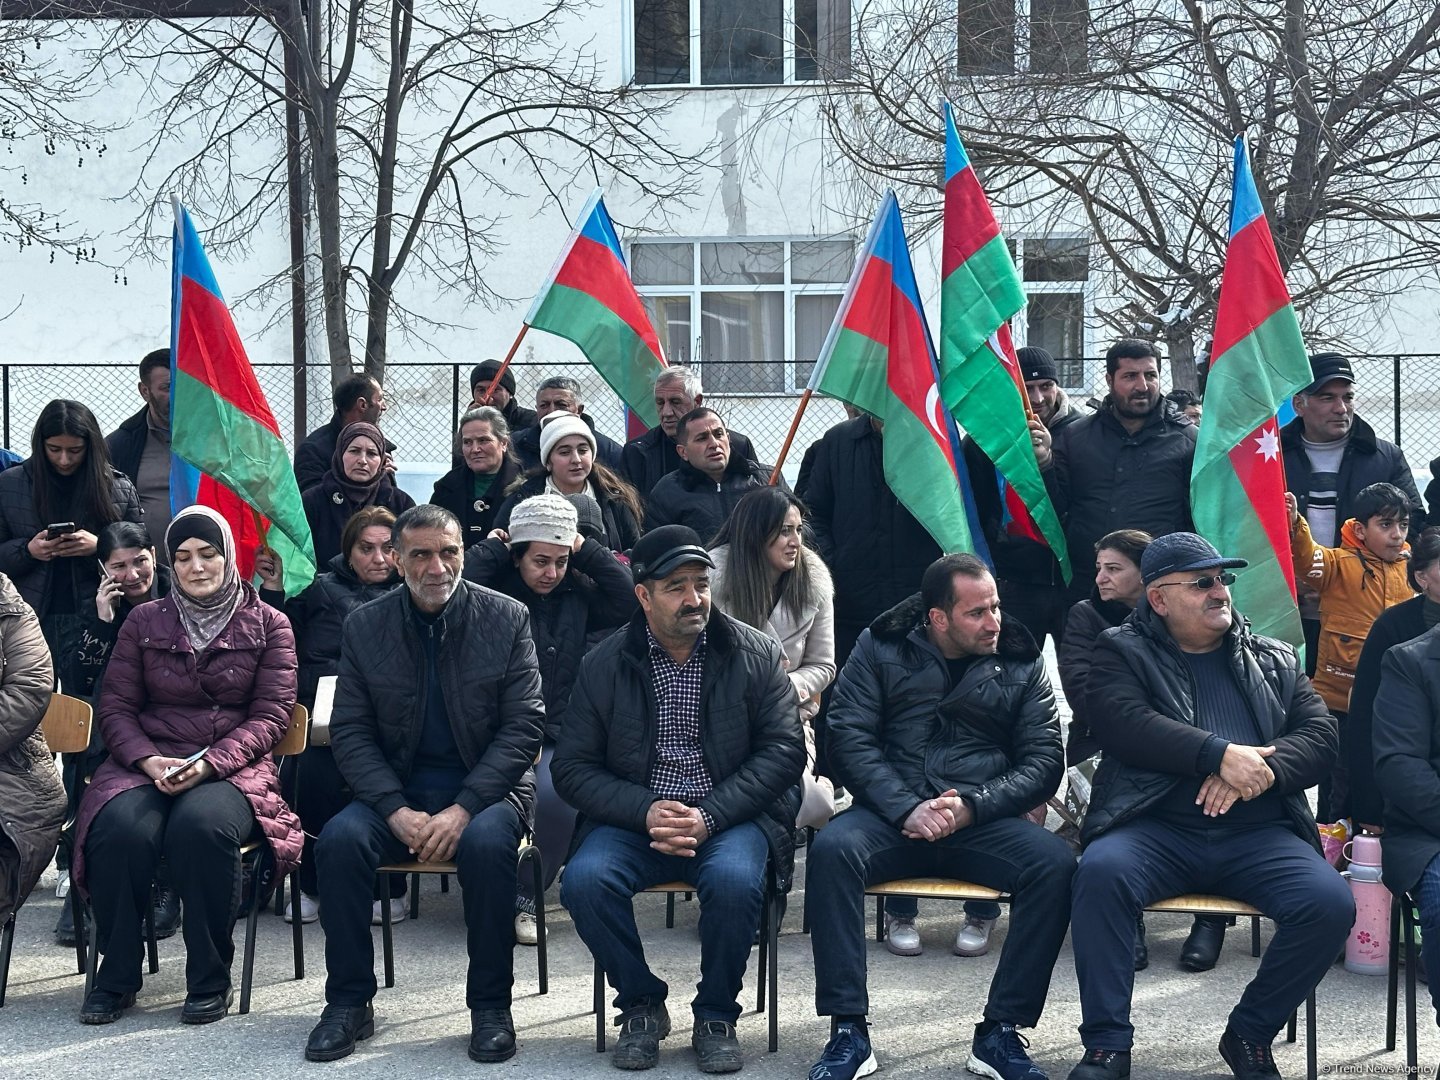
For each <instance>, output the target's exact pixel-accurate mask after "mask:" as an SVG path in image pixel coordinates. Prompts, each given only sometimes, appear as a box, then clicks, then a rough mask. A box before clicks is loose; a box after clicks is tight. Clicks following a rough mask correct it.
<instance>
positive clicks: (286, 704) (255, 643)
mask: <svg viewBox="0 0 1440 1080" xmlns="http://www.w3.org/2000/svg"><path fill="white" fill-rule="evenodd" d="M241 588H242V589H243V590H244V599H243V600H242V601H241V603H240V607H239V609H238V610H237V611H236V612H235V615H234V617H232V618H231V620H230V622H229V623H228V624H227V625H226V627H225V629H223V630H221V631H220V634H219V636H218V637H216V638H215V640H214V641H212V642H211V643H210V645H209V646H208V647H207V648H206V649H205V650H204V651H203V652H201V653H200V655H199V656H196V655H195V650H194V648H193V647H192V646H191V644H190V637H189V635H188V634H186V632H185V628H184V627H183V626H182V625H181V623H180V613H179V612H178V611H177V610H176V608H175V601H174V599H173V598H171V597H167V598H166V599H164V600H152V601H151V602H150V603H148V604H141V605H140V606H139V607H137V608H136V609H135V610H134V611H133V612H131V614H130V617H129V618H127V619H126V620H125V625H124V626H123V627H121V629H120V637H119V639H118V640H117V641H116V642H115V651H114V652H113V654H112V655H111V657H110V664H109V666H108V667H107V668H106V670H105V689H104V692H103V693H102V694H101V697H100V709H99V721H100V732H101V734H102V735H103V736H104V739H105V745H106V747H107V748H108V749H109V751H110V756H109V757H108V758H107V759H106V760H105V763H104V764H103V765H101V766H100V768H99V769H97V770H96V772H95V778H94V779H93V780H92V781H91V783H90V787H89V788H88V790H86V792H85V795H84V797H83V798H82V800H81V802H80V818H79V823H78V826H77V830H76V839H75V855H74V859H75V861H74V866H73V868H72V874H73V876H74V877H75V880H76V881H77V882H79V883H80V884H81V886H82V887H83V886H84V881H85V877H84V872H83V867H84V860H83V856H84V851H85V836H86V833H87V831H88V830H89V828H90V824H91V822H93V821H94V820H95V815H96V814H98V813H99V812H100V809H101V808H102V807H103V806H104V805H105V804H106V803H107V802H109V801H110V800H111V799H113V798H114V797H115V796H116V795H119V794H120V793H121V792H122V791H128V790H130V789H131V788H137V787H143V786H145V785H147V784H149V783H150V782H151V780H150V778H149V777H148V776H146V775H145V773H144V772H142V771H141V769H140V767H139V762H140V761H141V759H143V758H147V757H153V756H155V755H157V754H159V755H162V756H165V757H178V758H184V757H189V756H190V755H191V754H193V753H195V752H196V751H197V750H200V749H202V748H203V747H206V746H208V747H209V748H210V749H209V750H208V751H206V753H205V760H206V761H208V762H209V763H210V765H211V766H212V767H213V768H214V769H215V779H214V781H212V782H214V783H230V784H233V785H235V787H236V788H237V789H239V791H240V793H241V794H242V795H244V796H245V798H246V801H248V802H249V803H250V809H251V811H253V813H254V814H255V820H256V821H257V822H258V823H259V824H260V828H261V829H262V831H263V832H264V834H265V839H266V840H267V841H268V842H269V844H270V848H271V850H272V851H273V852H274V854H275V862H276V874H277V875H279V876H283V875H285V874H288V873H289V872H290V871H291V870H292V869H293V868H294V867H295V866H296V865H297V864H298V863H299V861H300V846H301V843H302V841H303V839H304V837H303V836H302V834H301V831H300V819H299V818H297V817H296V816H295V814H294V812H293V811H292V810H291V809H290V807H288V806H287V805H285V801H284V800H283V799H282V798H281V797H280V773H279V771H278V769H277V768H276V765H275V759H274V758H272V757H271V756H270V752H271V751H272V750H274V749H275V747H276V746H278V745H280V742H281V741H282V740H283V739H284V738H285V732H286V731H287V730H289V727H290V713H291V712H292V711H293V709H294V707H295V635H294V634H293V633H291V631H290V622H289V620H288V619H286V618H285V616H284V615H282V614H281V613H280V612H278V611H276V610H275V609H274V608H272V607H271V606H270V605H269V604H266V603H263V602H262V601H261V600H260V598H259V596H257V595H256V593H255V590H254V589H252V588H250V586H249V585H242V586H241Z"/></svg>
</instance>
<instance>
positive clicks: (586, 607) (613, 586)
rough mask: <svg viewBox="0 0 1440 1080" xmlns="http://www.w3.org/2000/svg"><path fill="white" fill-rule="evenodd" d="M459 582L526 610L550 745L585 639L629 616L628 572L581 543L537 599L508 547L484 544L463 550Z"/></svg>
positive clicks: (631, 587)
mask: <svg viewBox="0 0 1440 1080" xmlns="http://www.w3.org/2000/svg"><path fill="white" fill-rule="evenodd" d="M465 580H466V581H473V582H474V583H475V584H476V585H484V586H485V587H486V588H487V589H494V590H495V591H496V592H501V593H504V594H505V595H506V596H509V597H511V598H512V599H515V600H519V601H520V603H522V604H524V605H525V606H526V607H527V608H528V609H529V610H530V634H531V636H532V637H533V638H534V639H535V655H536V657H537V658H538V659H539V661H540V687H541V690H542V692H543V693H544V696H545V742H546V743H547V744H553V743H555V742H556V741H557V740H558V739H559V738H560V732H561V730H562V729H563V728H564V726H565V714H566V713H567V712H568V710H569V708H570V691H571V688H572V687H574V685H575V677H576V675H578V674H579V672H580V661H581V660H583V659H584V658H585V652H586V649H587V647H588V641H587V639H588V638H589V635H591V634H595V633H597V632H603V631H606V630H613V629H614V628H615V627H617V626H624V625H625V623H626V622H628V621H629V619H630V617H631V616H632V615H633V614H634V613H635V609H636V604H637V601H636V599H635V584H634V581H633V579H632V578H631V576H630V571H629V569H628V568H627V567H626V566H625V565H624V564H623V563H622V562H620V560H619V559H617V558H615V555H614V553H613V552H611V551H610V550H608V549H607V548H605V547H604V546H603V545H601V544H599V543H596V542H595V541H594V540H586V541H585V543H584V544H583V545H582V546H581V548H580V550H579V551H577V552H575V553H574V554H572V555H571V556H570V566H569V569H568V570H567V571H566V572H565V576H564V577H563V578H561V580H560V584H558V585H556V586H555V588H554V589H553V590H551V591H550V592H549V593H548V594H546V595H545V596H541V595H540V594H539V593H536V592H534V591H532V590H531V588H530V587H529V586H528V585H526V584H525V580H524V579H523V578H522V577H521V576H520V571H519V570H518V569H517V568H516V566H515V561H514V560H513V559H512V558H511V557H510V549H509V548H508V547H506V546H505V544H504V543H502V542H501V541H499V540H486V541H484V542H482V543H479V544H476V545H475V546H474V547H472V548H470V549H469V550H468V551H466V552H465Z"/></svg>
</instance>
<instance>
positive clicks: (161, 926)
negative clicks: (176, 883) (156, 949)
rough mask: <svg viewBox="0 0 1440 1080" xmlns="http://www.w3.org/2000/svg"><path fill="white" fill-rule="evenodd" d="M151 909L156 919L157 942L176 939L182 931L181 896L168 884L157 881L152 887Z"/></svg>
mask: <svg viewBox="0 0 1440 1080" xmlns="http://www.w3.org/2000/svg"><path fill="white" fill-rule="evenodd" d="M150 907H151V909H152V910H153V912H154V918H155V940H156V941H164V940H165V939H166V938H168V937H174V936H175V931H176V930H179V929H180V894H179V893H177V892H176V891H175V890H174V889H172V888H171V887H170V886H169V885H168V884H165V883H164V882H160V881H157V882H155V884H154V885H152V886H150Z"/></svg>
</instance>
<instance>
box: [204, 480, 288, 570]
mask: <svg viewBox="0 0 1440 1080" xmlns="http://www.w3.org/2000/svg"><path fill="white" fill-rule="evenodd" d="M195 501H196V502H197V503H198V504H199V505H201V506H208V507H210V509H212V510H214V511H215V512H216V513H217V514H219V515H220V516H221V517H223V518H224V519H225V520H226V521H228V522H229V523H230V532H231V533H232V534H234V537H235V562H236V568H237V569H238V570H239V571H240V580H241V581H249V580H250V579H251V578H252V577H254V576H255V553H256V550H257V549H258V548H259V547H260V545H261V543H262V542H263V540H264V537H262V536H261V535H260V530H259V528H257V527H256V522H255V511H254V510H252V509H250V504H249V503H247V502H246V501H245V500H244V499H242V498H240V496H239V495H236V494H235V493H234V492H233V491H231V490H230V489H229V488H228V487H226V486H225V485H224V484H222V483H220V481H218V480H216V479H215V478H214V477H213V476H208V475H206V474H205V473H201V474H200V485H199V487H198V488H197V489H196V491H195ZM260 520H261V521H262V522H264V524H265V526H266V527H267V528H268V527H269V524H270V522H269V521H268V520H266V519H265V518H263V517H262V518H261V519H260Z"/></svg>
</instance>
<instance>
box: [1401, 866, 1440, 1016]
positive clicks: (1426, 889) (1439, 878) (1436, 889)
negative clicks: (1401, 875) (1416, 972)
mask: <svg viewBox="0 0 1440 1080" xmlns="http://www.w3.org/2000/svg"><path fill="white" fill-rule="evenodd" d="M1410 895H1411V896H1413V897H1414V898H1415V906H1416V907H1418V908H1419V909H1420V936H1421V938H1422V940H1423V941H1424V943H1425V947H1424V949H1423V950H1422V951H1421V954H1420V956H1421V961H1420V962H1421V963H1423V964H1424V965H1425V971H1426V973H1427V974H1428V975H1429V982H1430V1000H1431V1002H1432V1003H1433V1004H1434V1006H1435V1019H1436V1021H1437V1022H1440V983H1437V982H1436V981H1435V977H1436V976H1437V975H1440V970H1437V967H1440V965H1433V964H1431V963H1430V958H1431V957H1432V956H1440V855H1437V856H1435V858H1433V859H1431V860H1430V863H1429V865H1428V866H1426V867H1425V873H1423V874H1421V875H1420V883H1419V884H1418V885H1416V886H1415V888H1413V889H1412V890H1410ZM1402 955H1403V954H1402Z"/></svg>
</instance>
